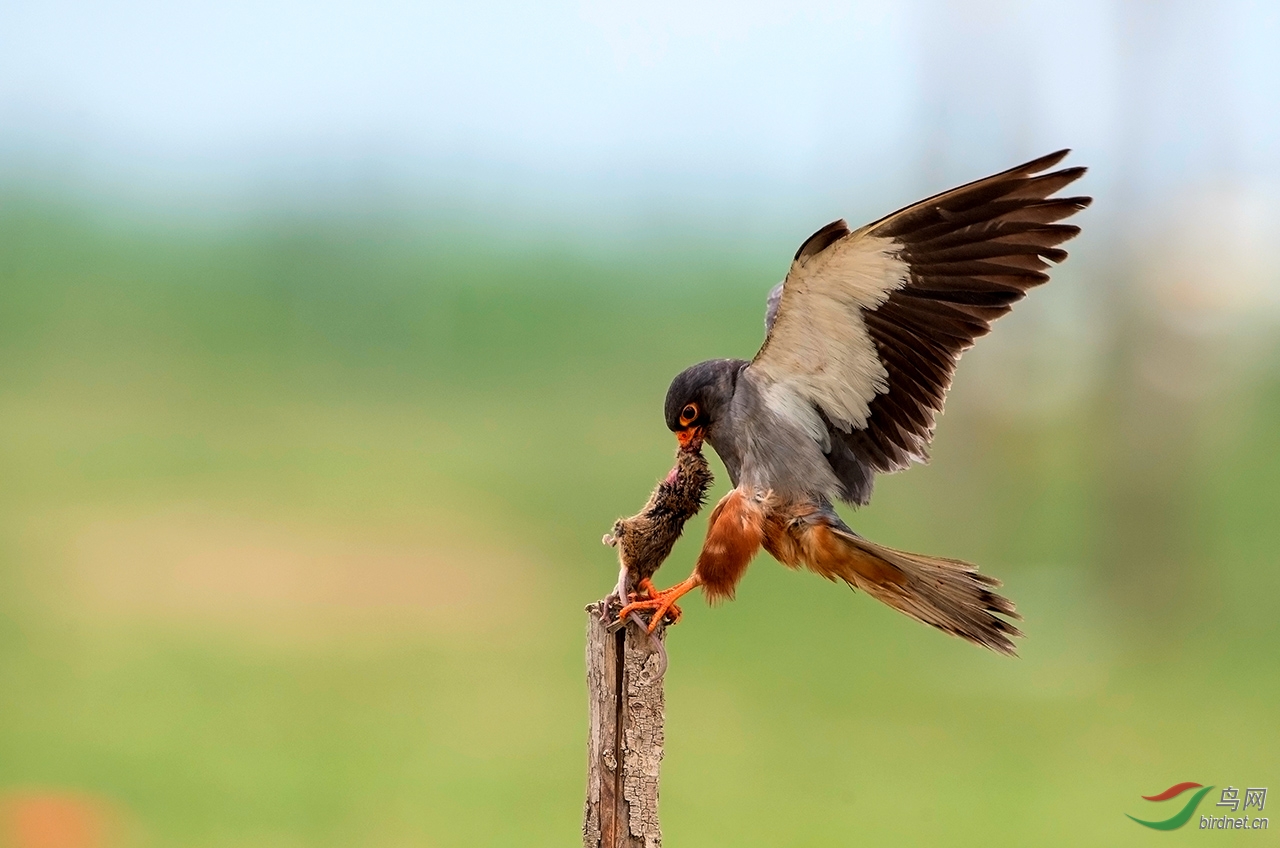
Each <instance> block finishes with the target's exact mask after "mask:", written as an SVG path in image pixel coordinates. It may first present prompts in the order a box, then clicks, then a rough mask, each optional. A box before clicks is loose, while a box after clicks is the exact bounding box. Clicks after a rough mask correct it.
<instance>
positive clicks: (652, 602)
mask: <svg viewBox="0 0 1280 848" xmlns="http://www.w3.org/2000/svg"><path fill="white" fill-rule="evenodd" d="M699 582H701V581H696V579H695V578H693V577H690V578H689V579H688V580H686V581H684V582H683V583H678V584H676V585H675V586H672V587H671V588H670V589H667V590H665V591H664V590H661V589H658V588H657V587H655V586H654V585H653V583H652V582H651V581H649V580H647V579H645V580H641V581H640V585H639V588H640V589H641V590H642V591H643V592H644V594H645V595H646V596H647V597H644V598H641V597H640V593H639V592H632V593H631V594H629V595H628V596H627V597H628V598H629V599H630V601H631V603H629V604H627V605H626V606H624V607H623V608H622V609H621V610H619V611H618V620H619V621H622V620H623V619H625V618H626V617H627V616H628V615H629V614H630V613H633V612H638V611H640V610H652V611H653V615H652V616H651V617H650V618H649V627H648V632H649V633H652V632H653V631H654V630H656V629H657V627H658V622H660V621H662V620H663V619H664V618H670V623H671V624H675V623H676V622H678V621H679V620H680V616H681V615H682V613H681V611H680V607H678V606H676V600H677V599H678V598H679V597H680V596H682V595H684V594H685V593H686V592H688V591H689V590H690V589H692V588H693V587H694V586H697V585H698V583H699Z"/></svg>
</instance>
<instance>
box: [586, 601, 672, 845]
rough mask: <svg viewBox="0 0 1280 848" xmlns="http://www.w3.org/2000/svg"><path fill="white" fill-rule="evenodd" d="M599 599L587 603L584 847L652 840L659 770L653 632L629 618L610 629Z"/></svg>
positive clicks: (658, 668)
mask: <svg viewBox="0 0 1280 848" xmlns="http://www.w3.org/2000/svg"><path fill="white" fill-rule="evenodd" d="M604 604H605V601H598V602H596V603H594V604H592V605H591V606H589V607H587V690H588V697H589V706H590V721H591V727H590V735H589V737H588V740H587V804H586V812H585V816H584V818H583V822H582V844H583V846H584V848H659V846H661V845H662V830H661V829H660V828H659V826H658V771H659V767H660V766H661V763H662V745H663V730H662V724H663V689H662V666H664V665H665V657H664V656H662V655H660V653H659V651H658V649H657V646H656V645H655V643H654V642H653V640H654V639H657V640H661V639H663V638H664V631H665V630H666V627H665V626H664V625H659V626H658V629H657V630H656V631H655V632H654V634H653V636H652V637H650V636H648V635H646V634H645V632H644V630H642V629H641V628H640V627H639V626H638V625H637V624H636V623H635V622H634V621H628V623H627V625H626V627H623V628H618V629H617V630H616V632H610V627H609V624H608V623H607V622H605V621H603V620H602V619H601V615H600V613H601V610H602V609H603V607H604Z"/></svg>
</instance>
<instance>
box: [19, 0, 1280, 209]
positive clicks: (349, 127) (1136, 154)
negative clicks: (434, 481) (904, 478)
mask: <svg viewBox="0 0 1280 848" xmlns="http://www.w3.org/2000/svg"><path fill="white" fill-rule="evenodd" d="M796 5H797V4H790V3H788V4H781V3H780V4H767V3H749V2H746V3H744V2H721V3H709V4H691V3H685V2H650V3H646V4H606V3H592V2H582V3H574V2H567V3H566V2H539V3H529V4H518V3H509V2H496V3H495V2H488V3H475V2H472V3H458V4H452V5H450V4H412V3H397V2H385V1H384V2H363V3H359V4H356V3H348V4H338V3H296V2H276V3H258V2H254V3H249V2H238V0H221V2H195V3H182V4H174V3H164V2H120V0H106V2H92V3H87V2H86V3H75V2H47V0H46V2H25V0H18V2H14V1H13V0H10V2H8V3H6V4H3V5H0V170H4V171H5V172H7V173H9V174H10V175H11V176H13V175H15V174H16V175H18V176H19V177H23V178H31V179H35V180H37V181H39V180H41V179H50V180H62V181H63V182H72V183H74V182H76V181H79V180H83V181H85V182H86V183H92V184H95V185H107V186H109V187H111V190H120V191H131V192H140V193H142V194H146V195H151V196H156V197H165V196H190V197H206V196H230V197H235V196H239V195H242V194H243V195H260V194H262V193H264V192H265V193H271V192H284V193H287V192H290V191H304V192H305V191H309V190H312V189H316V190H319V191H321V193H323V191H324V190H325V187H327V186H339V187H342V186H350V185H353V184H354V185H360V184H363V183H371V184H382V185H390V186H393V187H394V189H395V190H396V191H397V192H402V193H405V194H407V195H421V196H424V197H430V196H433V195H438V194H441V193H444V194H448V195H451V196H468V197H474V198H478V199H479V200H480V202H482V203H484V202H498V201H500V200H501V199H502V198H504V197H508V196H512V195H521V194H524V195H535V196H541V197H549V196H554V197H556V198H558V202H559V203H561V204H562V205H563V206H565V207H566V208H570V209H578V210H579V211H581V210H584V209H590V208H592V207H593V205H594V204H597V203H599V202H600V201H601V200H610V199H635V200H639V201H644V202H648V203H656V204H658V205H664V206H665V205H675V206H680V207H684V208H689V209H700V208H705V209H708V210H711V209H716V208H721V207H724V208H736V207H739V206H741V205H743V204H746V205H752V204H754V205H756V206H761V207H763V206H768V205H770V204H772V206H771V207H770V208H774V209H778V210H785V209H786V208H788V207H789V206H790V205H791V204H799V203H804V204H809V205H811V204H814V203H818V204H820V205H824V207H825V205H830V206H831V208H832V209H833V210H835V209H837V207H839V209H840V210H847V209H848V206H849V204H850V202H851V201H850V199H849V198H850V196H851V195H856V196H861V195H864V194H868V193H870V194H873V195H877V196H879V195H882V194H883V195H885V196H888V195H889V194H893V195H895V196H896V195H898V194H899V193H904V194H903V196H904V197H905V196H906V194H905V193H910V192H916V191H925V190H930V189H936V188H939V187H941V185H942V184H944V183H949V182H952V181H955V180H959V179H966V178H971V177H974V176H978V175H980V174H981V173H983V172H986V171H989V170H992V169H994V168H999V167H1004V166H1007V165H1010V164H1013V163H1014V162H1016V161H1019V160H1021V159H1023V158H1027V157H1029V156H1032V155H1036V154H1039V153H1042V152H1046V151H1048V150H1051V149H1055V148H1057V147H1063V146H1071V147H1074V148H1076V149H1077V150H1078V159H1079V160H1080V161H1085V162H1087V163H1088V164H1090V165H1092V166H1093V167H1094V168H1095V174H1094V175H1091V179H1095V180H1097V181H1100V182H1099V183H1095V190H1096V185H1098V184H1103V185H1109V184H1119V183H1121V182H1122V183H1124V186H1123V187H1122V190H1123V192H1124V194H1125V196H1126V197H1127V198H1129V200H1130V201H1134V200H1135V199H1141V198H1148V197H1153V198H1159V197H1160V196H1161V195H1162V194H1164V193H1166V192H1171V191H1176V190H1177V189H1179V188H1181V187H1182V186H1184V185H1185V184H1190V183H1195V182H1197V181H1201V182H1203V181H1209V182H1212V181H1215V180H1219V181H1220V180H1229V181H1231V180H1234V181H1237V182H1248V183H1252V184H1253V185H1255V187H1256V186H1262V187H1263V189H1262V190H1265V191H1274V190H1275V186H1276V185H1277V184H1278V183H1280V166H1278V165H1277V159H1276V157H1275V155H1274V151H1276V150H1277V149H1280V109H1278V107H1277V104H1280V58H1278V57H1280V50H1276V49H1275V45H1277V44H1280V12H1277V9H1276V7H1277V5H1280V4H1275V3H1264V2H1248V1H1247V0H1241V2H1233V3H1219V4H1204V3H1198V2H1197V3H1193V2H1186V1H1185V0H1184V2H1168V3H1141V2H1119V0H1081V2H1073V3H1018V2H1011V1H1010V0H976V2H965V3H961V2H950V0H947V1H946V2H944V0H915V2H898V3H894V2H855V3H850V2H844V3H833V2H820V3H809V4H804V5H805V9H804V10H797V9H796V8H794V7H795V6H796ZM1144 9H1145V10H1152V9H1154V11H1143V10H1144ZM317 187H318V189H317ZM766 201H767V203H766Z"/></svg>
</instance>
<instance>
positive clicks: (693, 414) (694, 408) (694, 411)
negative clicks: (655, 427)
mask: <svg viewBox="0 0 1280 848" xmlns="http://www.w3.org/2000/svg"><path fill="white" fill-rule="evenodd" d="M697 418H698V405H697V404H696V403H689V404H685V407H684V409H682V410H680V426H681V427H688V426H689V425H690V424H692V423H693V422H694V421H696V420H697Z"/></svg>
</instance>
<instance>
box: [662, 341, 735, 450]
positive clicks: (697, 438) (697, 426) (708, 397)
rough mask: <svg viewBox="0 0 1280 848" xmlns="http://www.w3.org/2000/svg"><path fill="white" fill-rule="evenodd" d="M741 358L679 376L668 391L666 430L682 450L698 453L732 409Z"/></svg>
mask: <svg viewBox="0 0 1280 848" xmlns="http://www.w3.org/2000/svg"><path fill="white" fill-rule="evenodd" d="M745 364H746V363H745V362H743V361H742V360H741V359H711V360H708V361H706V362H699V363H698V364H697V365H694V366H692V367H689V368H686V369H685V370H683V371H681V372H680V373H679V374H677V375H676V378H675V379H674V380H672V381H671V387H670V388H669V389H667V402H666V416H667V427H668V428H670V430H671V431H672V432H673V433H675V434H676V440H677V441H678V442H680V447H682V448H686V449H689V450H697V449H698V448H700V447H702V440H703V439H705V438H707V437H708V436H709V435H710V434H711V433H712V432H713V431H714V429H715V426H716V423H717V422H718V421H720V420H721V419H722V418H723V416H724V414H725V412H726V411H727V410H728V409H729V401H730V400H731V399H732V398H733V388H734V385H735V384H736V383H737V381H738V372H739V371H741V370H742V366H743V365H745Z"/></svg>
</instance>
